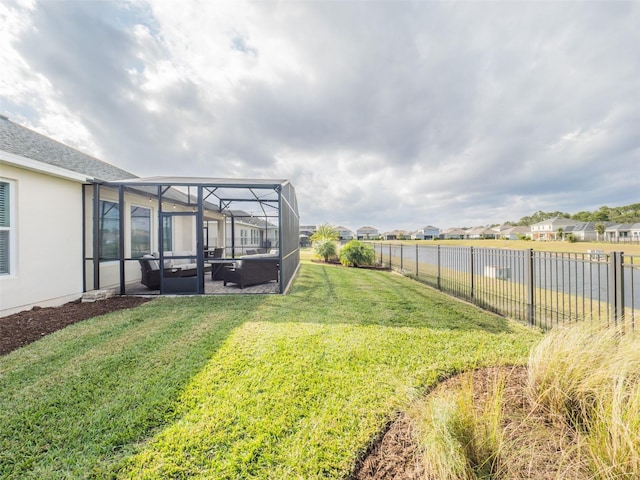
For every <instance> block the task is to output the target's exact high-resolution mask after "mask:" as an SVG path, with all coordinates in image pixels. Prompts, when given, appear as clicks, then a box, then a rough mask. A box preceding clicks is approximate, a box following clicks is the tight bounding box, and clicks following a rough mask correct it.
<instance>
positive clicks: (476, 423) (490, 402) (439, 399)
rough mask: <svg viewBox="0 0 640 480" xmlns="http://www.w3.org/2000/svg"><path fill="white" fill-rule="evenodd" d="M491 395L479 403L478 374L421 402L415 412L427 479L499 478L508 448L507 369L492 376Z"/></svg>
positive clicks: (466, 377)
mask: <svg viewBox="0 0 640 480" xmlns="http://www.w3.org/2000/svg"><path fill="white" fill-rule="evenodd" d="M490 383H491V387H490V388H491V393H490V395H488V397H487V398H486V399H485V400H484V401H482V402H478V398H477V394H478V389H477V387H476V386H475V385H474V375H473V372H469V373H466V374H463V375H462V376H461V379H460V385H459V386H458V387H457V388H455V389H453V390H452V389H444V390H443V391H439V392H436V393H435V394H434V395H431V396H429V397H427V399H426V400H425V401H424V402H418V403H417V404H416V405H415V406H414V408H413V411H412V412H411V413H410V416H412V417H413V418H414V421H415V422H416V424H417V426H418V428H417V429H416V431H417V437H418V438H417V439H416V440H417V443H418V445H420V446H421V448H420V449H421V451H422V464H423V466H424V468H425V473H426V474H427V478H447V479H455V480H472V479H477V478H498V477H497V472H498V470H499V468H500V454H501V450H502V447H503V442H504V440H503V431H502V407H503V398H504V389H505V375H504V373H497V374H496V375H494V376H493V378H491V379H490Z"/></svg>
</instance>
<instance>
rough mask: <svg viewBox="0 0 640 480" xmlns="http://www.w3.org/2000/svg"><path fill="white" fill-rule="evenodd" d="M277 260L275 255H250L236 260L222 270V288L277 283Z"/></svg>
mask: <svg viewBox="0 0 640 480" xmlns="http://www.w3.org/2000/svg"><path fill="white" fill-rule="evenodd" d="M278 262H279V258H278V257H277V256H275V255H269V254H266V255H260V254H258V255H251V256H244V257H242V258H240V259H239V260H237V261H236V262H235V263H234V265H233V266H229V267H225V269H224V277H223V281H224V286H225V287H226V286H227V283H229V282H231V283H235V284H236V285H238V286H239V287H240V288H244V287H247V286H249V285H257V284H260V283H267V282H270V281H272V280H275V281H278V270H279V264H278Z"/></svg>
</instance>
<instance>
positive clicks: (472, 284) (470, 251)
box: [469, 247, 475, 302]
mask: <svg viewBox="0 0 640 480" xmlns="http://www.w3.org/2000/svg"><path fill="white" fill-rule="evenodd" d="M469 254H470V258H469V260H470V261H471V265H470V269H469V270H470V271H471V301H472V302H473V297H474V295H473V293H474V292H473V291H474V289H475V280H474V278H473V277H474V274H475V272H474V269H473V247H469Z"/></svg>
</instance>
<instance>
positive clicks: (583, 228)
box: [562, 222, 599, 242]
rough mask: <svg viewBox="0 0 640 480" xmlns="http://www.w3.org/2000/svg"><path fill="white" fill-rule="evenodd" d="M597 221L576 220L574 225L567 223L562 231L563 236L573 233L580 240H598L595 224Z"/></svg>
mask: <svg viewBox="0 0 640 480" xmlns="http://www.w3.org/2000/svg"><path fill="white" fill-rule="evenodd" d="M597 223H599V222H576V225H568V226H567V227H566V228H565V229H564V231H563V232H562V234H563V236H566V235H569V234H571V235H573V236H574V237H575V239H576V240H580V241H581V242H595V241H597V240H599V238H598V232H597V231H596V224H597Z"/></svg>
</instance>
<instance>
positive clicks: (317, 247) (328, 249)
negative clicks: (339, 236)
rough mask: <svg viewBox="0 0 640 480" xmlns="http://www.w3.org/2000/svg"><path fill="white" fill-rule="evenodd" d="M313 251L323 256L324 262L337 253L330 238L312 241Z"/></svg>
mask: <svg viewBox="0 0 640 480" xmlns="http://www.w3.org/2000/svg"><path fill="white" fill-rule="evenodd" d="M313 251H314V252H315V254H316V256H318V257H320V258H323V259H324V261H325V262H328V261H329V259H330V258H331V257H335V256H336V253H337V250H336V244H335V243H333V242H332V241H331V240H320V241H318V242H313Z"/></svg>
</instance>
